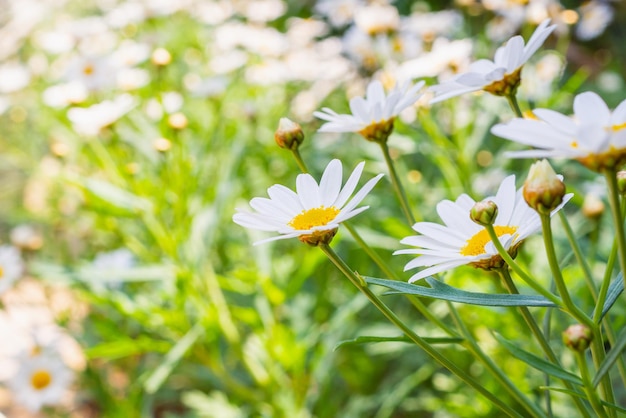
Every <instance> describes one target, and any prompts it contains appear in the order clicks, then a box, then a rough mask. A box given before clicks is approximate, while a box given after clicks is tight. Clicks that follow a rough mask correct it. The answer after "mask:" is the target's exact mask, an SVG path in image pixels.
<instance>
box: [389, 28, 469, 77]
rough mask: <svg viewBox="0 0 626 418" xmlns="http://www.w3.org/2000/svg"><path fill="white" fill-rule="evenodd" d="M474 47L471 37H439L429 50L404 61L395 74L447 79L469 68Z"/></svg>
mask: <svg viewBox="0 0 626 418" xmlns="http://www.w3.org/2000/svg"><path fill="white" fill-rule="evenodd" d="M472 49H473V44H472V41H471V40H470V39H460V40H455V41H450V40H448V39H446V38H437V39H435V41H434V42H433V45H432V48H431V50H430V51H429V52H425V53H423V54H420V55H419V56H418V57H417V58H414V59H411V60H407V61H405V62H403V63H402V64H400V66H399V67H398V68H397V69H396V70H394V74H395V76H396V78H398V79H400V80H408V79H414V78H422V77H438V79H439V80H440V81H445V80H447V79H450V78H451V77H453V76H455V75H457V74H458V73H461V72H464V71H466V70H467V69H468V68H469V65H470V56H471V54H472Z"/></svg>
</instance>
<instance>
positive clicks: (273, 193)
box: [233, 159, 383, 245]
mask: <svg viewBox="0 0 626 418" xmlns="http://www.w3.org/2000/svg"><path fill="white" fill-rule="evenodd" d="M364 165H365V163H364V162H361V163H360V164H359V165H357V167H356V168H355V169H354V171H353V172H352V174H351V175H350V177H349V178H348V181H347V182H346V184H345V185H344V186H343V188H342V165H341V161H339V160H336V159H335V160H332V161H331V162H330V163H329V164H328V166H327V167H326V169H325V170H324V174H323V175H322V179H321V181H320V183H319V185H318V184H317V182H316V181H315V179H313V177H312V176H311V175H310V174H300V175H298V177H297V178H296V190H297V192H294V191H292V190H290V189H289V188H287V187H285V186H282V185H280V184H275V185H274V186H272V187H270V188H269V189H267V194H268V195H269V197H270V198H269V199H266V198H262V197H255V198H254V199H252V200H251V201H250V206H251V207H252V208H253V209H254V210H255V211H256V213H250V212H245V211H242V210H240V209H237V211H238V213H236V214H235V215H233V221H234V222H235V223H237V224H239V225H241V226H243V227H246V228H252V229H258V230H261V231H274V232H278V233H279V234H280V235H278V236H275V237H271V238H267V239H264V240H261V241H257V242H255V243H254V245H257V244H261V243H264V242H268V241H274V240H279V239H287V238H295V237H298V239H300V241H302V242H306V243H308V244H311V245H318V244H319V243H321V242H323V243H328V242H330V239H332V237H333V236H334V234H335V233H336V231H337V228H338V227H339V224H340V223H341V222H343V221H346V220H348V219H350V218H352V217H354V216H356V215H358V214H359V213H361V212H363V211H364V210H366V209H367V208H369V206H362V207H360V208H356V206H357V205H358V204H359V203H361V201H362V200H363V198H365V196H366V195H367V194H368V193H369V192H370V191H371V190H372V188H373V187H374V186H375V185H376V183H377V182H378V180H380V178H381V177H382V176H383V174H379V175H377V176H376V177H374V178H373V179H371V180H370V181H368V182H367V183H366V184H365V185H364V186H363V187H362V188H361V190H359V191H358V193H357V194H356V195H355V196H354V198H352V200H350V201H349V199H350V196H351V195H352V193H353V192H354V190H355V188H356V185H357V183H358V181H359V179H360V177H361V173H362V172H363V167H364Z"/></svg>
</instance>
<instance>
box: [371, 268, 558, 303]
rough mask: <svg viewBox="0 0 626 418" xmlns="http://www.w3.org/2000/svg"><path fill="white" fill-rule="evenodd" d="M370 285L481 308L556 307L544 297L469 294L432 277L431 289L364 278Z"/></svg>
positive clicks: (429, 278)
mask: <svg viewBox="0 0 626 418" xmlns="http://www.w3.org/2000/svg"><path fill="white" fill-rule="evenodd" d="M363 279H365V281H366V282H367V283H369V284H377V285H379V286H384V287H387V288H389V289H393V290H396V292H391V293H400V294H409V295H419V296H426V297H429V298H435V299H443V300H447V301H450V302H459V303H467V304H470V305H480V306H544V307H555V306H556V305H554V304H553V303H552V302H550V301H549V300H548V299H546V298H545V297H543V296H531V295H509V294H499V293H496V294H491V293H477V292H467V291H465V290H461V289H457V288H455V287H452V286H448V285H447V284H444V283H442V282H440V281H438V280H435V279H433V278H432V277H427V278H426V281H427V282H428V284H429V285H430V286H431V287H425V286H419V285H415V284H410V283H405V282H398V281H394V280H386V279H377V278H375V277H367V276H363Z"/></svg>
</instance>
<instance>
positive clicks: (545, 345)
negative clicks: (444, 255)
mask: <svg viewBox="0 0 626 418" xmlns="http://www.w3.org/2000/svg"><path fill="white" fill-rule="evenodd" d="M498 274H499V275H500V278H502V281H503V282H504V286H505V287H506V288H507V290H508V291H509V293H511V294H519V291H518V290H517V286H515V283H514V282H513V279H512V278H511V275H510V273H509V269H508V268H507V267H503V268H501V269H498ZM519 310H520V313H521V314H522V317H523V318H524V321H525V322H526V325H528V328H529V329H530V331H531V332H532V333H533V335H534V336H535V339H536V340H537V342H538V343H539V345H540V346H541V348H542V350H543V352H544V354H545V355H546V357H547V358H548V360H550V362H552V363H553V364H556V365H558V366H560V362H559V359H558V358H557V356H556V354H554V351H553V350H552V347H550V343H549V342H548V338H547V337H546V335H545V334H544V333H543V332H542V331H541V328H540V327H539V324H537V321H536V320H535V317H534V316H532V314H531V313H530V310H529V309H528V308H527V307H526V306H520V307H519ZM546 377H548V375H546ZM563 384H564V385H565V387H566V388H567V389H569V390H575V388H574V386H573V385H572V384H571V383H569V382H568V381H565V380H564V381H563ZM548 394H549V391H548ZM572 400H573V401H574V403H575V404H576V406H577V408H578V410H579V411H580V413H581V414H582V416H584V417H589V413H588V412H587V408H586V407H585V405H584V404H583V402H582V401H581V400H580V399H579V398H578V396H572ZM546 402H547V404H548V406H549V405H550V397H549V396H548V398H547V399H546Z"/></svg>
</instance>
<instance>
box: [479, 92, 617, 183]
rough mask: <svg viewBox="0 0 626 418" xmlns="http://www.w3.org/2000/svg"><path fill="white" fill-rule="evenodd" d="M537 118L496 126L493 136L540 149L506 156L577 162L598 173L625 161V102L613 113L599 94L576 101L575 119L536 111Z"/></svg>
mask: <svg viewBox="0 0 626 418" xmlns="http://www.w3.org/2000/svg"><path fill="white" fill-rule="evenodd" d="M532 115H533V117H534V118H531V119H523V118H515V119H512V120H511V121H509V122H508V123H505V124H502V123H501V124H497V125H495V126H494V127H493V128H491V133H493V134H494V135H497V136H500V137H502V138H506V139H509V140H511V141H515V142H519V143H521V144H524V145H530V146H532V147H536V148H538V149H533V150H525V151H514V152H509V153H507V155H508V156H511V157H528V158H550V157H564V158H574V159H577V160H578V161H580V162H581V163H582V164H583V165H585V166H586V167H588V168H590V169H592V170H596V171H599V170H601V169H602V168H605V167H616V166H617V165H619V164H621V163H623V162H624V161H626V100H624V101H622V102H621V103H620V104H619V105H618V106H617V108H616V109H615V110H614V111H612V112H611V110H610V109H609V107H608V106H607V105H606V103H605V102H604V100H602V98H601V97H600V96H598V95H597V94H596V93H593V92H585V93H581V94H579V95H577V96H576V97H575V98H574V116H573V117H567V116H565V115H563V114H561V113H558V112H555V111H553V110H549V109H535V110H533V112H532Z"/></svg>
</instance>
